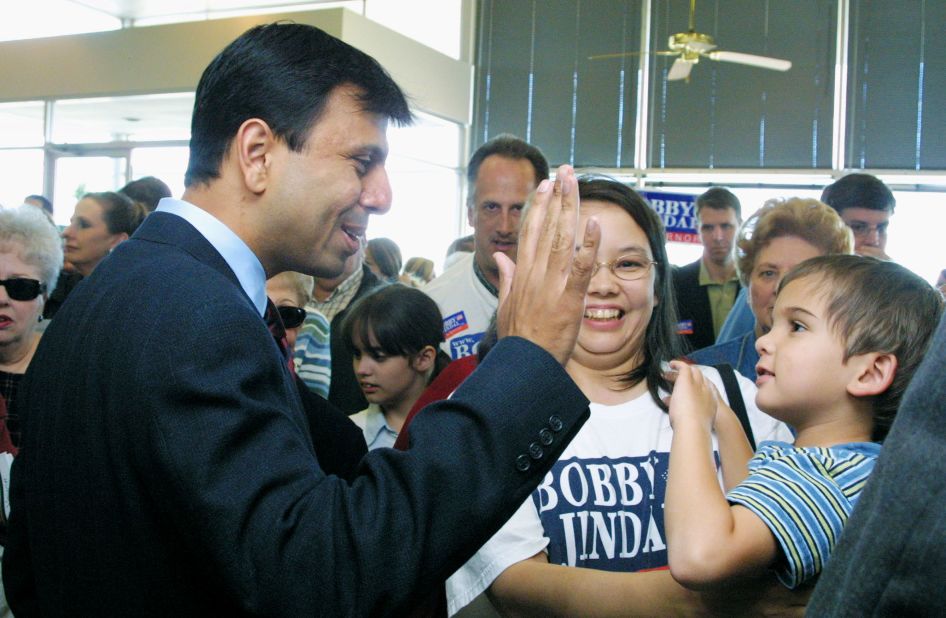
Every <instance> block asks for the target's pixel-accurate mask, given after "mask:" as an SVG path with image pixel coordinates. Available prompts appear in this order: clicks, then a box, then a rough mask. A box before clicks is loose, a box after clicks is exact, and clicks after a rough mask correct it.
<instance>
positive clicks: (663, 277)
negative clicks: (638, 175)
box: [578, 176, 683, 411]
mask: <svg viewBox="0 0 946 618" xmlns="http://www.w3.org/2000/svg"><path fill="white" fill-rule="evenodd" d="M578 195H579V197H580V198H581V201H582V202H585V201H589V200H595V201H599V202H607V203H609V204H614V205H615V206H618V207H620V208H622V209H623V210H624V211H625V212H626V213H627V214H629V215H630V216H631V218H632V219H634V222H635V223H637V225H638V226H640V228H641V229H642V230H643V231H644V235H646V236H647V242H648V244H649V245H650V252H651V254H652V255H653V256H654V261H655V262H657V263H656V264H655V265H654V267H653V268H654V273H655V274H656V276H655V277H654V296H655V297H656V298H657V299H658V301H659V302H658V303H657V306H656V307H654V312H653V314H652V315H651V317H650V321H649V322H648V323H647V330H646V332H645V334H644V350H643V353H644V354H643V356H644V360H643V362H642V363H641V364H640V365H639V366H638V367H636V368H635V369H634V370H632V371H631V372H630V373H629V374H627V375H626V376H623V377H622V381H623V382H625V383H626V384H627V385H628V388H630V387H632V386H634V385H635V384H638V383H639V382H640V381H641V380H646V381H647V390H648V391H649V392H650V396H651V397H652V398H653V400H654V403H656V404H657V405H658V406H660V408H661V409H663V410H665V411H666V410H667V405H666V404H665V403H664V402H663V401H662V400H661V398H660V395H659V389H664V390H665V391H668V392H669V391H670V390H671V385H670V383H669V382H668V381H667V380H666V379H665V378H664V375H663V371H662V370H661V367H660V364H661V362H663V361H670V360H672V359H674V358H679V357H681V356H682V355H683V343H682V341H681V340H680V336H679V335H677V311H676V308H675V304H676V303H675V301H674V297H673V282H672V280H671V265H670V260H668V259H667V246H666V237H665V235H664V226H663V223H662V222H661V221H660V217H658V216H657V213H656V212H655V211H654V209H652V208H651V207H650V206H649V205H648V204H647V201H646V200H645V199H644V198H643V197H641V196H640V195H639V194H638V193H637V192H635V191H634V190H633V189H631V188H630V187H628V186H627V185H625V184H622V183H620V182H618V181H617V180H614V179H613V178H608V177H606V176H581V177H579V178H578Z"/></svg>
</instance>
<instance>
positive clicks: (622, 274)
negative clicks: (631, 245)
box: [591, 255, 657, 281]
mask: <svg viewBox="0 0 946 618" xmlns="http://www.w3.org/2000/svg"><path fill="white" fill-rule="evenodd" d="M656 263H657V262H654V261H653V260H646V259H644V258H641V257H638V256H636V255H622V256H621V257H619V258H615V259H613V260H611V261H610V262H595V265H594V266H593V267H592V269H591V276H592V277H594V276H595V275H596V274H597V273H598V269H599V268H607V269H608V270H610V271H611V272H612V273H614V276H615V277H617V278H618V279H623V280H625V281H635V280H637V279H640V278H641V277H643V276H644V275H646V274H647V271H649V270H650V267H651V266H653V265H654V264H656Z"/></svg>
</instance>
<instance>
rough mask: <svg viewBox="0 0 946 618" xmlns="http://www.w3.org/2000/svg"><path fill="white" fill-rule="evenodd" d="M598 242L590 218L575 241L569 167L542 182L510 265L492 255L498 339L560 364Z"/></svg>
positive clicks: (574, 334) (571, 340) (571, 342)
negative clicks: (535, 349)
mask: <svg viewBox="0 0 946 618" xmlns="http://www.w3.org/2000/svg"><path fill="white" fill-rule="evenodd" d="M600 239H601V231H600V229H599V228H598V223H597V221H596V220H595V219H590V220H589V221H588V224H587V225H586V226H585V230H584V233H583V234H582V235H581V237H580V242H577V241H578V240H579V235H578V182H577V180H576V179H575V171H574V170H573V169H572V167H571V166H570V165H563V166H561V167H559V168H558V172H557V174H556V177H555V182H554V183H552V182H551V181H548V180H544V181H542V183H540V184H539V187H538V189H536V192H535V195H534V196H533V197H532V200H531V202H530V204H529V208H528V209H527V211H526V214H525V217H524V219H523V221H522V225H521V228H520V232H519V249H518V252H517V257H516V264H513V263H512V260H510V259H509V258H508V257H506V256H505V255H504V254H502V253H496V254H494V257H495V258H496V263H497V265H498V266H499V309H498V312H497V329H498V332H499V336H500V337H505V336H507V335H508V336H518V337H523V338H525V339H528V340H529V341H531V342H533V343H535V344H536V345H539V346H541V347H542V348H544V349H545V350H547V351H548V352H549V353H550V354H551V355H552V356H554V357H555V359H556V360H557V361H558V362H560V363H562V364H563V365H564V364H565V362H566V361H567V360H568V358H569V357H570V356H571V353H572V349H573V348H574V347H575V340H576V339H577V338H578V329H579V327H580V326H581V316H582V313H583V312H584V307H585V291H586V290H587V289H588V283H589V282H590V281H591V270H592V267H593V266H594V260H595V256H596V255H597V253H598V243H599V241H600ZM576 247H577V251H576Z"/></svg>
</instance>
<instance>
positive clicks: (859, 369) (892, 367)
mask: <svg viewBox="0 0 946 618" xmlns="http://www.w3.org/2000/svg"><path fill="white" fill-rule="evenodd" d="M848 363H854V364H855V365H854V366H855V373H854V375H853V377H852V378H851V381H850V382H849V383H848V385H847V392H848V394H850V395H852V396H854V397H869V396H872V395H879V394H881V393H883V392H884V391H885V390H887V389H888V388H890V385H891V384H892V383H893V378H894V374H896V372H897V357H896V356H894V355H893V354H889V353H885V354H881V353H879V352H868V353H866V354H859V355H857V356H854V357H852V358H849V359H848Z"/></svg>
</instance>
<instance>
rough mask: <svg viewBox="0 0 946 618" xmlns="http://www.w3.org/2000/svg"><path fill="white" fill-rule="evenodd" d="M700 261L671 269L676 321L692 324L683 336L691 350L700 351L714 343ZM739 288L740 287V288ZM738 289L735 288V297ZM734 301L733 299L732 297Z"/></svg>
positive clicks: (711, 312) (711, 315)
mask: <svg viewBox="0 0 946 618" xmlns="http://www.w3.org/2000/svg"><path fill="white" fill-rule="evenodd" d="M701 260H702V258H701V259H700V260H697V261H695V262H693V263H692V264H687V265H686V266H677V267H674V269H673V295H674V298H675V299H676V302H677V319H678V320H680V322H685V321H687V320H689V321H692V323H693V332H692V333H691V334H688V335H683V338H684V339H686V341H687V343H688V344H689V346H690V349H691V350H700V349H703V348H705V347H709V346H711V345H713V344H714V343H715V342H716V334H715V333H714V332H713V310H712V309H711V308H710V302H709V294H708V293H707V291H706V288H705V287H703V286H701V285H700V261H701ZM740 287H741V286H740ZM738 294H739V288H738V287H737V288H736V295H738ZM734 300H735V297H734Z"/></svg>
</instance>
